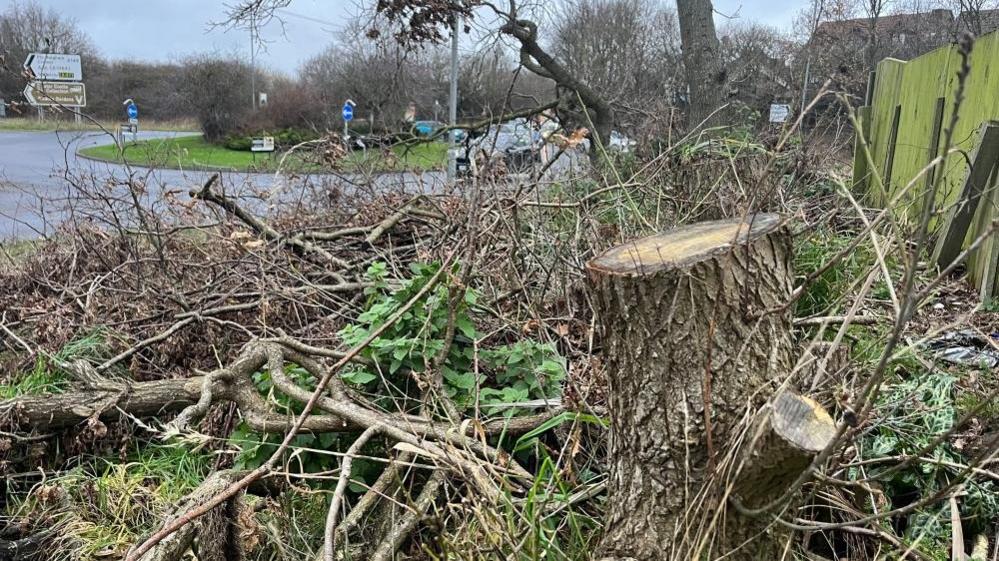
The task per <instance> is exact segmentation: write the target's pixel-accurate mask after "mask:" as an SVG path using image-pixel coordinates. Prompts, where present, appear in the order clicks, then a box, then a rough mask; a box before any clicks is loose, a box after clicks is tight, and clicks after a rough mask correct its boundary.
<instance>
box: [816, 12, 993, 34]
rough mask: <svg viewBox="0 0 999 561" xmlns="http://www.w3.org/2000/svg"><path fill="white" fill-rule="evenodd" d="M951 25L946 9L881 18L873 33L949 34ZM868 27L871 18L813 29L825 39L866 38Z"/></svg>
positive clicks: (949, 14) (951, 19) (952, 22)
mask: <svg viewBox="0 0 999 561" xmlns="http://www.w3.org/2000/svg"><path fill="white" fill-rule="evenodd" d="M993 11H994V10H993ZM997 18H999V14H997ZM953 25H954V13H953V12H951V11H950V10H947V9H937V10H933V11H931V12H922V13H916V14H893V15H888V16H881V17H879V18H878V19H877V22H876V24H875V33H877V34H881V35H899V34H903V33H919V32H921V31H925V30H927V29H930V30H935V31H948V32H949V31H950V30H951V29H952V27H953ZM870 27H871V18H855V19H847V20H840V21H824V22H822V23H820V24H819V26H818V27H817V28H816V29H815V35H816V36H827V37H844V36H847V35H859V36H866V35H867V33H868V32H869V30H870ZM983 27H984V26H983Z"/></svg>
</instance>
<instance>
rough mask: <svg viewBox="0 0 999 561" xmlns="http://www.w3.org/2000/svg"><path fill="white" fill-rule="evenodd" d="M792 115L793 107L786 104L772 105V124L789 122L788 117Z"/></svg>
mask: <svg viewBox="0 0 999 561" xmlns="http://www.w3.org/2000/svg"><path fill="white" fill-rule="evenodd" d="M790 114H791V106H790V105H787V104H784V103H771V104H770V122H771V123H784V122H787V117H788V115H790Z"/></svg>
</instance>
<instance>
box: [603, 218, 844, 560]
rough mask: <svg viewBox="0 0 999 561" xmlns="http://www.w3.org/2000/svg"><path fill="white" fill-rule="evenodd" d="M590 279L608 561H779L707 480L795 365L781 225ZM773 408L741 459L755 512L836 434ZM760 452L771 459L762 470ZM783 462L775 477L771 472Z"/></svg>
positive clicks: (675, 248)
mask: <svg viewBox="0 0 999 561" xmlns="http://www.w3.org/2000/svg"><path fill="white" fill-rule="evenodd" d="M587 271H588V276H589V280H590V285H591V289H592V293H593V295H594V303H595V309H596V312H597V316H598V318H597V322H598V325H599V327H600V332H601V333H600V335H601V344H602V347H603V352H604V354H605V356H606V359H607V365H608V379H609V385H610V388H609V405H610V413H611V460H610V479H609V482H608V492H609V495H610V501H609V502H608V506H609V512H608V514H607V518H606V526H605V534H604V538H603V542H602V545H601V552H602V554H603V555H605V556H607V557H611V558H618V559H627V558H634V559H638V560H643V561H644V560H659V559H671V560H684V561H687V560H689V559H715V558H717V557H720V556H722V555H726V554H728V555H727V556H726V557H725V558H726V559H730V560H735V561H738V560H743V559H745V560H749V559H753V560H755V559H778V558H780V555H779V554H775V551H777V550H778V548H780V547H783V545H784V543H783V540H780V539H779V535H778V534H781V532H779V531H772V529H771V530H767V529H766V528H767V526H768V524H767V521H766V520H763V519H759V518H750V517H744V516H741V515H739V514H737V513H736V511H735V510H734V509H730V508H729V507H728V503H727V502H726V501H725V500H724V498H722V494H723V493H722V491H723V490H724V486H725V484H726V481H725V480H724V476H721V477H714V478H713V479H712V477H711V476H712V474H717V473H720V472H721V470H720V469H719V465H720V464H721V463H722V462H723V460H724V457H725V455H726V454H727V453H728V452H729V451H730V450H731V447H732V446H733V445H735V443H736V440H737V439H738V437H739V436H740V434H743V433H749V432H752V431H753V430H755V427H758V426H760V425H759V424H755V425H753V428H752V429H750V430H746V429H747V424H746V423H740V421H741V420H743V419H744V417H745V415H746V412H747V407H749V408H751V409H750V411H753V412H755V411H756V410H757V409H758V408H759V407H760V406H762V405H763V404H764V403H766V402H767V400H770V399H771V398H774V390H775V389H776V387H777V384H778V383H779V380H780V379H782V378H783V377H785V376H786V375H787V374H788V373H789V372H790V371H791V370H790V369H791V367H792V365H793V363H794V362H793V355H794V348H795V347H794V344H793V340H792V336H791V315H790V312H789V311H787V310H784V309H783V305H784V304H785V303H786V302H787V301H788V299H789V297H790V295H791V289H792V272H791V240H790V234H789V231H788V229H787V228H786V227H785V226H784V225H783V224H782V222H781V220H780V217H778V216H776V215H773V214H758V215H755V216H750V217H747V218H746V219H745V220H742V219H732V220H720V221H714V222H704V223H699V224H694V225H690V226H684V227H680V228H677V229H674V230H671V231H668V232H665V233H662V234H658V235H655V236H650V237H647V238H643V239H640V240H637V241H635V242H631V243H627V244H624V245H621V246H618V247H615V248H612V249H610V250H608V251H606V252H605V253H603V254H602V255H600V256H598V257H596V258H595V259H593V260H592V261H590V263H589V264H588V265H587ZM773 310H781V311H777V312H774V311H773ZM774 403H775V404H777V405H779V407H777V406H775V407H770V408H768V409H767V411H770V412H772V414H771V415H769V417H767V419H768V420H769V421H770V427H769V428H768V430H767V431H760V432H761V434H763V436H762V437H761V438H759V439H758V440H757V444H758V445H759V447H758V448H756V450H754V451H752V452H750V453H740V454H739V457H740V458H744V461H743V462H739V463H742V464H743V467H744V469H743V472H744V473H743V474H742V476H741V477H740V479H738V480H737V481H738V483H739V484H736V485H733V486H732V489H733V491H734V493H735V495H737V496H743V497H744V498H745V502H746V503H748V504H749V506H752V505H755V504H758V503H759V502H760V501H764V502H765V500H766V499H767V498H769V497H771V496H778V497H779V495H780V492H781V491H784V490H786V489H787V486H788V485H789V484H790V483H791V482H792V481H793V480H794V479H795V478H796V477H797V476H798V475H799V474H800V473H801V470H802V469H804V466H807V461H808V459H810V458H811V457H812V456H813V455H814V453H815V452H816V450H815V448H816V446H817V444H816V443H817V442H818V443H821V444H824V443H826V442H828V439H829V438H831V436H830V435H829V432H828V431H829V428H830V427H833V424H832V420H831V419H829V416H828V415H827V414H826V413H825V412H824V411H822V410H821V407H819V406H818V405H817V404H814V402H811V401H810V400H807V399H806V398H799V397H797V396H794V395H792V394H788V395H787V397H786V398H783V397H782V398H781V399H777V400H774ZM802 404H805V405H807V406H803V405H802ZM813 404H814V407H812V405H813ZM789 427H790V428H789ZM815 427H822V430H821V431H819V430H818V429H816V428H815ZM801 431H804V432H801ZM744 436H745V439H744V440H746V441H749V440H751V439H752V435H750V434H745V435H744ZM813 437H814V439H813ZM819 449H821V447H820V448H819ZM766 450H771V451H773V453H774V454H775V455H773V456H770V455H769V454H763V455H762V456H761V455H760V453H759V452H760V451H766ZM778 457H779V458H781V459H782V461H781V462H780V465H779V466H774V465H772V464H771V463H770V462H769V461H767V460H768V459H770V458H778ZM802 459H805V464H804V465H802ZM775 489H777V494H776V495H773V493H774V490H775ZM719 509H723V510H719ZM761 532H762V535H760V534H761ZM747 541H748V542H749V543H748V545H744V544H745V542H747Z"/></svg>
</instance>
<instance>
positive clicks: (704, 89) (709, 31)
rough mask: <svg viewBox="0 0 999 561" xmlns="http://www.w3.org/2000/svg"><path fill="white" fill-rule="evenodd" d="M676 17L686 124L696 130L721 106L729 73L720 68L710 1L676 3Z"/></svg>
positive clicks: (697, 0) (678, 1) (698, 0)
mask: <svg viewBox="0 0 999 561" xmlns="http://www.w3.org/2000/svg"><path fill="white" fill-rule="evenodd" d="M676 15H677V19H678V20H679V22H680V45H681V48H682V50H683V53H682V54H683V66H684V71H685V73H686V76H687V86H688V91H687V95H688V99H687V102H688V110H687V124H688V126H690V127H695V126H697V125H699V124H700V123H701V122H703V121H704V120H705V119H707V118H708V116H709V115H711V113H712V112H713V111H715V110H716V109H718V108H719V107H720V106H721V103H722V99H723V92H724V89H725V82H726V73H725V69H724V68H722V65H721V57H720V53H719V50H720V49H719V46H718V35H717V34H716V33H715V20H714V17H713V16H714V9H713V8H712V5H711V0H677V1H676ZM706 124H710V120H709V122H708V123H706Z"/></svg>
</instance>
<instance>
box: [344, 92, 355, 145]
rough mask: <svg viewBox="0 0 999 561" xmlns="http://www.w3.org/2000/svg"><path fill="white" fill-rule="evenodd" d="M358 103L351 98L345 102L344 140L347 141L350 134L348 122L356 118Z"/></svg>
mask: <svg viewBox="0 0 999 561" xmlns="http://www.w3.org/2000/svg"><path fill="white" fill-rule="evenodd" d="M355 105H357V104H356V103H354V102H353V101H351V100H349V99H348V100H347V101H345V102H343V111H342V115H343V141H344V142H347V137H348V136H350V134H349V132H348V130H347V123H350V121H351V120H353V119H354V106H355Z"/></svg>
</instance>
